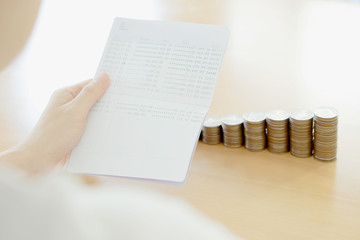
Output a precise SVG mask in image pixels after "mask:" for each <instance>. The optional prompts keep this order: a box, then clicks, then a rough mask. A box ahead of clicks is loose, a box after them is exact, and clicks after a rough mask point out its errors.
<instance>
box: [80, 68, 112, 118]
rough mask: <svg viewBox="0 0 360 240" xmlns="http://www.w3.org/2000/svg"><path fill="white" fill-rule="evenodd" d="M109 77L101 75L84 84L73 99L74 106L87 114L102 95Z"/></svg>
mask: <svg viewBox="0 0 360 240" xmlns="http://www.w3.org/2000/svg"><path fill="white" fill-rule="evenodd" d="M109 81H110V80H109V76H108V75H107V74H106V73H101V74H99V75H98V76H97V77H95V79H93V80H92V81H90V82H89V83H88V84H86V85H85V86H84V87H83V88H82V89H81V91H80V93H79V94H78V95H77V96H76V97H75V99H74V101H73V102H74V104H75V105H76V106H77V107H78V108H79V109H81V110H82V111H86V112H88V111H89V110H90V108H91V107H92V106H93V105H94V104H95V103H96V102H97V101H98V100H99V99H100V98H101V97H102V96H103V95H104V93H105V91H106V89H107V88H108V86H109Z"/></svg>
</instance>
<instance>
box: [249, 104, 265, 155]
mask: <svg viewBox="0 0 360 240" xmlns="http://www.w3.org/2000/svg"><path fill="white" fill-rule="evenodd" d="M265 118H266V116H265V114H264V113H262V112H257V111H253V112H248V113H245V114H244V116H243V119H244V130H245V147H246V149H248V150H250V151H262V150H264V149H265V148H266V132H265Z"/></svg>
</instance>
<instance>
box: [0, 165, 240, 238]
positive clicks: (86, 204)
mask: <svg viewBox="0 0 360 240" xmlns="http://www.w3.org/2000/svg"><path fill="white" fill-rule="evenodd" d="M0 239H2V240H15V239H21V240H23V239H30V240H32V239H34V240H35V239H36V240H42V239H46V240H53V239H55V240H56V239H61V240H65V239H66V240H72V239H76V240H82V239H89V240H90V239H101V240H106V239H126V240H132V239H141V240H142V239H171V240H176V239H186V240H188V239H196V240H199V239H207V240H209V239H238V238H237V237H236V236H235V235H233V234H232V233H230V232H229V231H228V230H227V229H225V228H224V227H223V226H222V225H220V224H219V223H216V222H214V221H212V220H210V219H208V218H206V217H205V216H203V215H202V214H200V213H199V212H197V211H196V210H195V209H193V208H192V207H191V206H190V205H188V204H187V203H185V202H184V201H182V200H179V199H176V198H173V197H169V196H165V195H161V194H157V193H154V192H150V191H147V190H144V189H134V188H129V187H123V186H114V185H110V186H108V185H104V184H99V186H87V185H85V184H84V183H83V182H82V181H81V180H79V178H78V177H77V176H76V175H70V174H66V173H52V174H50V175H47V176H43V177H38V178H32V179H31V178H28V177H25V176H24V174H23V173H22V172H20V171H18V170H15V169H12V168H11V169H10V168H9V167H5V166H0Z"/></svg>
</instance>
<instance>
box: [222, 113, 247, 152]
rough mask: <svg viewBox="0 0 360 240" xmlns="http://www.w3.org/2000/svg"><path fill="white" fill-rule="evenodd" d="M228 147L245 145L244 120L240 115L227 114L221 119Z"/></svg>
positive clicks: (225, 143) (225, 142)
mask: <svg viewBox="0 0 360 240" xmlns="http://www.w3.org/2000/svg"><path fill="white" fill-rule="evenodd" d="M221 122H222V130H223V136H224V145H225V146H226V147H241V146H242V145H243V122H244V120H243V119H242V117H241V116H240V115H227V116H224V117H223V118H222V119H221Z"/></svg>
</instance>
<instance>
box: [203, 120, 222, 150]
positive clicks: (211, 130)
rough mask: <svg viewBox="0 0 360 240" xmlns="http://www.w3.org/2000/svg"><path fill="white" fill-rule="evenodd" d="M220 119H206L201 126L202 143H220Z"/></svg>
mask: <svg viewBox="0 0 360 240" xmlns="http://www.w3.org/2000/svg"><path fill="white" fill-rule="evenodd" d="M221 135H222V134H221V119H220V118H218V117H207V118H206V119H205V121H204V124H203V126H202V141H203V143H206V144H212V145H214V144H219V143H221Z"/></svg>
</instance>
